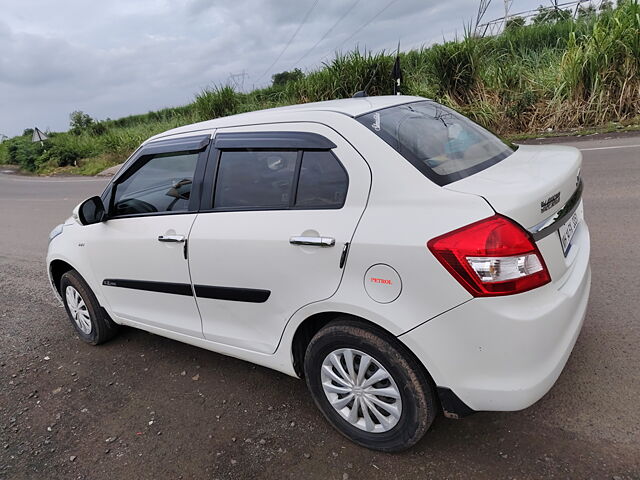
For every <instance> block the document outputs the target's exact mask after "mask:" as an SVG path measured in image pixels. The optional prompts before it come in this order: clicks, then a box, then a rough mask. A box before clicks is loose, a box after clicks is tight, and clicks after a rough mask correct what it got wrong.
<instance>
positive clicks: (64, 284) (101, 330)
mask: <svg viewBox="0 0 640 480" xmlns="http://www.w3.org/2000/svg"><path fill="white" fill-rule="evenodd" d="M60 293H61V295H62V299H63V301H64V307H65V309H66V311H67V315H68V316H69V320H70V321H71V325H73V327H74V328H75V330H76V332H77V333H78V335H79V336H80V338H81V339H82V340H84V341H85V342H87V343H90V344H92V345H98V344H100V343H103V342H106V341H107V340H110V339H111V338H113V337H114V336H115V334H116V333H117V331H118V325H117V324H116V323H114V321H113V320H111V318H109V315H107V313H106V312H105V311H104V310H103V309H102V308H101V307H100V304H99V303H98V300H97V299H96V296H95V295H94V293H93V292H92V291H91V288H89V285H87V282H85V281H84V279H83V278H82V277H81V276H80V274H79V273H78V272H76V271H75V270H70V271H68V272H66V273H65V274H64V275H62V278H61V279H60Z"/></svg>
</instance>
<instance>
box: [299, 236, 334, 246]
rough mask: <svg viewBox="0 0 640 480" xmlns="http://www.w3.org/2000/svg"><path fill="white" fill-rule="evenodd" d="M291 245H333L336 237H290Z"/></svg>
mask: <svg viewBox="0 0 640 480" xmlns="http://www.w3.org/2000/svg"><path fill="white" fill-rule="evenodd" d="M289 243H290V244H291V245H312V246H315V247H333V246H334V245H335V244H336V239H335V238H331V237H291V238H290V239H289Z"/></svg>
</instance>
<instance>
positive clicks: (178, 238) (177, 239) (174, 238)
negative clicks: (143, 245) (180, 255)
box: [158, 235, 186, 243]
mask: <svg viewBox="0 0 640 480" xmlns="http://www.w3.org/2000/svg"><path fill="white" fill-rule="evenodd" d="M185 240H186V237H185V236H184V235H160V236H158V241H159V242H173V243H183V242H184V241H185Z"/></svg>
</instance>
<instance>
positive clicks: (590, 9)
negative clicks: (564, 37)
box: [578, 4, 596, 18]
mask: <svg viewBox="0 0 640 480" xmlns="http://www.w3.org/2000/svg"><path fill="white" fill-rule="evenodd" d="M595 15H596V7H594V6H593V5H591V4H589V5H587V6H586V7H584V6H580V8H578V18H589V17H593V16H595Z"/></svg>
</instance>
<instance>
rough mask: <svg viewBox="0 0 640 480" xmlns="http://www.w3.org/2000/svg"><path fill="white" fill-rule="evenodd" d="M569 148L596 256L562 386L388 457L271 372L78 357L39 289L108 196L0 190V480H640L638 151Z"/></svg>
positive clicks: (160, 346)
mask: <svg viewBox="0 0 640 480" xmlns="http://www.w3.org/2000/svg"><path fill="white" fill-rule="evenodd" d="M565 143H570V144H572V145H575V146H577V147H578V148H581V149H582V150H583V153H584V168H583V176H584V179H585V183H586V191H585V204H586V216H587V220H588V222H589V224H590V227H591V232H592V242H593V251H592V252H593V253H592V255H593V256H592V266H593V289H592V297H591V302H590V305H589V310H588V314H587V318H586V321H585V325H584V329H583V331H582V334H581V336H580V338H579V339H578V342H577V344H576V347H575V350H574V352H573V354H572V356H571V358H570V360H569V362H568V364H567V367H566V369H565V371H564V372H563V374H562V375H561V377H560V379H559V380H558V383H557V384H556V386H555V387H554V388H553V389H552V390H551V392H550V393H549V394H548V395H546V396H545V397H544V398H543V399H542V400H541V401H539V402H538V403H537V404H536V405H534V406H533V407H531V408H529V409H527V410H525V411H522V412H515V413H478V414H476V415H474V416H472V417H469V418H467V419H464V420H461V421H452V420H445V419H443V418H439V419H438V420H437V421H436V423H435V424H434V426H433V429H432V431H431V432H430V433H429V434H427V436H426V437H425V439H424V440H423V441H422V442H420V443H419V444H418V445H417V446H416V447H415V448H413V449H412V450H410V451H409V452H405V453H402V454H398V455H385V454H380V453H374V452H370V451H367V450H364V449H361V448H359V447H356V446H354V445H352V444H351V443H349V442H348V441H346V440H345V439H343V438H342V437H341V436H340V435H339V434H337V433H336V432H334V431H333V430H332V429H331V428H330V427H329V426H328V425H327V424H326V422H325V421H324V420H323V419H322V418H321V416H320V414H319V413H318V412H317V411H316V409H315V407H314V406H313V403H312V401H311V400H310V398H309V397H308V395H307V392H306V389H305V385H304V383H303V382H300V381H297V380H295V379H292V378H289V377H286V376H284V375H281V374H278V373H275V372H272V371H270V370H267V369H264V368H261V367H256V366H253V365H250V364H248V363H245V362H241V361H239V360H235V359H231V358H228V357H224V356H221V355H217V354H215V353H211V352H206V351H204V350H201V349H197V348H195V347H190V346H187V345H183V344H180V343H177V342H174V341H171V340H167V339H163V338H161V337H157V336H153V335H150V334H148V333H144V332H141V331H135V330H132V329H126V330H125V331H124V332H123V333H122V334H121V335H120V336H119V337H118V338H117V339H115V340H114V341H112V342H109V343H108V344H106V345H104V346H101V347H97V348H96V347H89V346H87V345H85V344H83V343H82V342H80V341H79V340H78V339H77V338H76V337H75V335H74V334H73V332H72V330H71V328H70V326H69V325H68V324H67V320H66V319H65V315H64V312H63V310H62V309H61V308H59V307H57V306H56V303H55V302H54V301H53V299H52V296H51V294H50V292H49V287H48V285H47V282H46V280H45V277H44V269H45V266H44V261H43V257H44V251H45V248H46V235H47V233H48V232H49V230H50V229H51V228H52V227H53V226H54V225H55V224H57V223H58V222H59V221H61V220H63V219H64V218H66V216H68V214H69V212H70V211H71V208H72V207H73V206H74V205H75V204H76V203H78V202H79V201H80V200H82V199H83V198H84V197H87V196H90V195H92V194H95V193H99V192H100V191H101V189H102V186H103V185H104V183H105V181H104V180H96V179H33V178H23V177H17V176H8V175H1V174H0V225H1V226H2V231H1V232H0V479H4V478H7V479H9V478H11V479H13V478H92V479H94V478H98V479H100V478H109V479H113V478H125V477H126V478H296V479H297V478H322V479H325V478H327V479H329V478H331V479H344V478H350V479H358V478H367V479H376V478H384V479H389V478H407V479H414V478H438V479H440V478H491V479H493V478H518V479H522V478H594V479H612V478H613V479H617V478H620V479H639V478H640V409H639V408H638V407H639V406H640V400H638V398H639V397H640V369H639V367H640V348H639V347H638V345H640V314H639V312H640V295H638V293H639V287H640V282H639V281H638V271H640V246H639V245H640V242H638V238H640V187H639V185H640V136H623V137H621V138H616V139H610V140H607V139H606V138H602V137H599V138H598V139H582V140H573V139H572V140H571V141H570V142H565ZM506 361H508V359H506ZM107 440H109V441H107Z"/></svg>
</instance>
